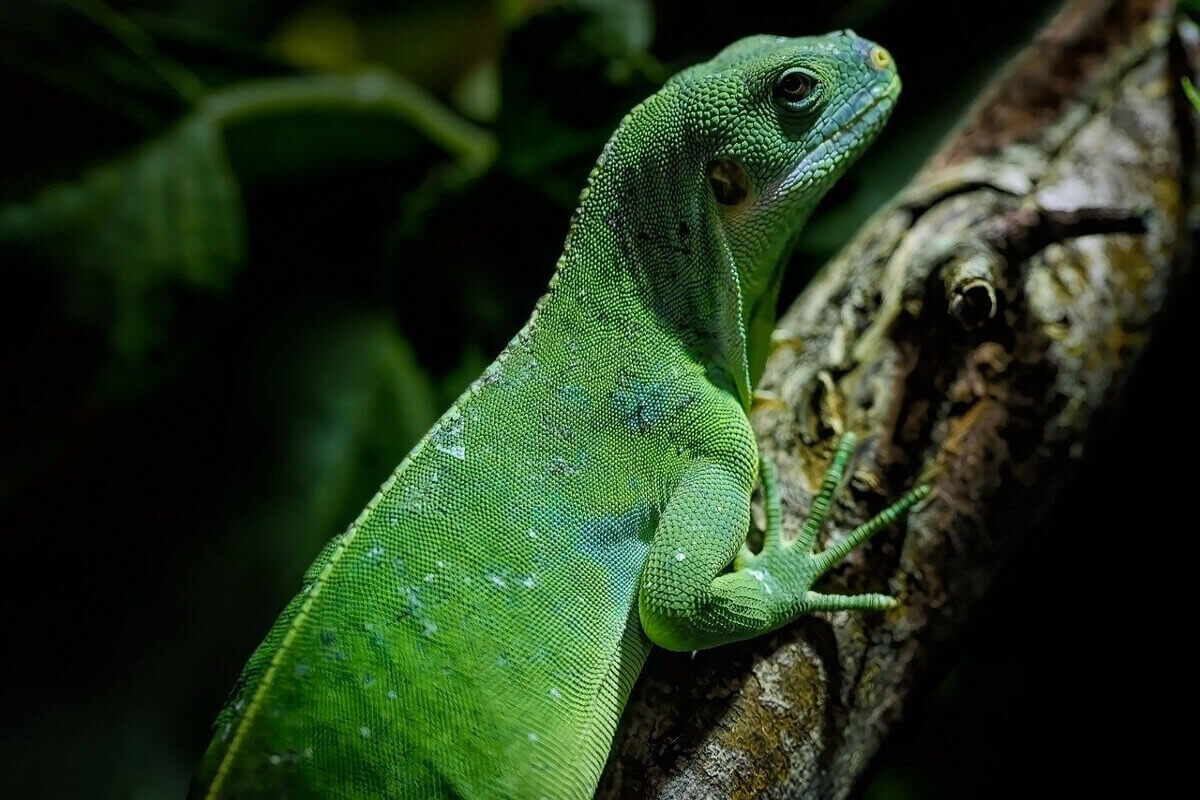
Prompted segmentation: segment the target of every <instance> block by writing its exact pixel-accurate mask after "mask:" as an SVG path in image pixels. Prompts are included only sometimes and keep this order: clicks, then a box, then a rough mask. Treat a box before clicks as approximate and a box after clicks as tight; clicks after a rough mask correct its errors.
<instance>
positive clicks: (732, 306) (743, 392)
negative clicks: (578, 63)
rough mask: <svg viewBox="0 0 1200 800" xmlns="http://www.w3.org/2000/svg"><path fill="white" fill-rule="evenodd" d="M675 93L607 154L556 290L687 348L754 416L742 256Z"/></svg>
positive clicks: (639, 115) (632, 121)
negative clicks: (586, 297)
mask: <svg viewBox="0 0 1200 800" xmlns="http://www.w3.org/2000/svg"><path fill="white" fill-rule="evenodd" d="M677 105H678V101H677V99H676V98H675V97H674V96H673V95H672V94H670V93H662V92H660V93H659V94H658V95H655V96H653V97H651V98H650V99H649V100H647V101H646V102H645V103H643V104H642V105H640V106H638V107H637V108H635V109H634V110H633V111H632V112H630V114H629V116H627V117H626V118H625V120H624V121H623V122H622V123H621V125H620V126H619V127H618V128H617V130H616V132H615V133H614V134H613V136H612V138H611V139H610V140H609V142H608V144H607V145H605V148H604V151H603V153H602V154H601V156H600V159H599V161H598V162H597V164H596V167H595V168H594V169H593V170H592V174H591V176H590V177H589V179H588V185H587V187H586V188H585V189H584V191H583V194H582V196H581V199H580V206H579V208H578V209H577V210H576V212H575V215H574V216H573V218H572V223H571V228H570V231H569V233H568V234H567V241H566V245H565V247H564V251H563V255H562V258H561V259H560V260H559V265H558V269H557V272H556V274H555V278H554V282H553V283H552V286H553V287H554V291H555V292H556V293H557V292H567V293H575V294H578V292H579V291H580V290H583V291H586V292H590V293H594V294H595V295H597V296H595V297H593V298H592V299H591V301H590V302H589V303H587V304H582V309H583V310H584V311H585V313H586V311H587V309H588V307H589V306H592V307H595V306H597V305H599V306H601V307H602V308H603V310H604V312H605V313H618V314H620V313H626V314H629V315H631V316H633V317H636V318H637V319H636V320H633V321H634V322H635V324H644V325H648V326H652V327H653V328H655V329H657V330H659V331H661V332H662V333H663V334H664V335H665V336H668V337H670V338H672V339H674V340H675V341H677V342H678V343H679V344H681V345H682V346H684V347H685V348H686V349H687V350H688V351H689V352H690V353H691V354H692V355H693V357H694V358H695V359H696V361H697V362H698V363H700V364H702V365H703V366H704V367H705V369H706V371H707V372H708V374H709V376H710V379H711V380H712V381H713V382H714V383H715V384H717V385H719V386H722V387H723V388H725V389H727V390H728V391H730V392H731V393H733V394H734V395H735V396H737V397H738V399H739V400H740V401H741V402H742V404H743V405H744V406H746V407H748V406H749V402H750V390H751V387H750V372H749V361H748V350H747V339H746V330H747V328H746V321H747V319H746V312H747V309H744V308H743V300H742V292H741V286H740V282H739V276H738V271H737V266H736V263H735V256H734V253H733V252H732V250H731V248H730V246H729V243H728V241H727V240H726V236H725V231H724V228H723V227H722V225H721V223H720V220H719V219H718V218H717V212H716V209H715V208H714V203H713V200H712V195H711V191H710V189H709V186H708V179H707V176H706V175H705V172H704V170H705V158H704V154H703V152H702V151H701V150H700V149H699V148H698V147H696V146H695V145H694V144H689V143H688V142H687V141H686V140H685V137H684V136H683V129H682V125H680V124H678V123H677V122H676V121H677V120H678V119H679V112H678V109H677Z"/></svg>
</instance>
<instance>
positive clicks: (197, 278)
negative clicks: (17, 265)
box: [0, 116, 246, 360]
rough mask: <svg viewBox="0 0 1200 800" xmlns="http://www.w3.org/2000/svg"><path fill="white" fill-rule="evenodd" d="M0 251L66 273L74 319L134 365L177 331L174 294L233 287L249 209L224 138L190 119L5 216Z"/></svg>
mask: <svg viewBox="0 0 1200 800" xmlns="http://www.w3.org/2000/svg"><path fill="white" fill-rule="evenodd" d="M0 248H4V249H5V250H8V249H9V248H13V249H14V250H15V251H16V252H15V253H14V255H15V256H16V258H17V259H19V260H21V261H37V262H41V266H42V267H47V266H49V267H54V268H57V269H59V270H61V271H62V274H63V275H65V276H66V278H67V281H68V283H69V286H70V290H69V295H70V297H71V299H72V304H73V306H74V309H73V310H74V311H75V313H76V314H78V315H79V316H81V317H83V318H84V319H86V320H90V321H94V322H98V323H100V324H102V325H103V326H104V327H106V328H107V330H108V340H109V343H110V345H111V347H112V349H113V351H114V352H115V353H116V355H117V357H118V358H119V359H121V360H136V359H138V358H140V357H141V356H143V355H144V354H145V353H146V351H147V350H148V349H149V348H150V347H151V346H152V345H153V344H155V343H156V342H158V341H159V340H160V339H161V338H162V336H163V332H164V327H165V326H166V324H167V323H168V321H169V317H170V313H171V312H170V308H169V305H168V303H169V297H168V293H167V289H168V288H170V287H171V286H172V285H182V286H186V287H191V288H194V289H200V290H206V291H214V290H220V289H223V288H225V287H227V286H228V284H229V280H230V277H231V276H232V274H233V272H234V271H235V270H236V269H237V268H238V267H240V266H241V264H242V262H243V260H244V258H245V254H246V232H245V230H244V222H243V214H242V205H241V199H240V196H239V191H238V184H237V180H236V179H235V177H234V175H233V173H232V171H231V169H230V166H229V160H228V158H227V157H226V154H225V145H224V141H223V140H222V138H221V133H220V131H219V130H218V129H217V128H216V127H215V126H214V125H212V124H211V123H210V121H209V120H208V119H206V118H205V117H203V116H194V117H189V118H187V119H185V120H184V121H182V122H180V123H179V124H177V125H175V126H174V127H172V128H171V129H169V130H168V131H167V132H166V133H165V134H163V135H161V136H159V137H156V138H154V139H152V140H150V141H149V142H147V143H146V144H144V145H142V146H141V147H139V148H137V149H136V150H135V151H134V152H132V153H130V154H129V155H127V156H125V157H123V158H120V159H117V160H115V161H112V162H110V163H107V164H104V165H102V166H99V167H96V168H93V169H92V170H89V171H88V172H86V173H84V175H83V176H82V177H81V178H80V179H79V181H78V182H76V183H73V184H65V185H59V186H53V187H50V188H48V189H45V190H43V191H42V192H40V193H38V194H37V195H36V196H34V197H33V198H32V199H31V200H30V201H29V202H27V203H23V204H17V205H10V206H7V207H4V208H0Z"/></svg>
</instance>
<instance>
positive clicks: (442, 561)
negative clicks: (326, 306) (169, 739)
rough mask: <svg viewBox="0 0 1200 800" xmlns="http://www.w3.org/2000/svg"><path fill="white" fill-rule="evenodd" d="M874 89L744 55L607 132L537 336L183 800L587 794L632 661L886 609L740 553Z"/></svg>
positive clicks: (892, 93) (350, 572)
mask: <svg viewBox="0 0 1200 800" xmlns="http://www.w3.org/2000/svg"><path fill="white" fill-rule="evenodd" d="M898 91H899V79H898V78H897V77H896V72H895V69H894V68H893V67H892V65H891V63H890V59H889V58H888V56H887V54H886V53H885V52H884V51H883V50H882V49H880V48H879V47H877V46H875V45H873V44H871V43H870V42H867V41H865V40H863V39H861V38H859V37H857V36H855V35H854V34H852V33H850V32H842V33H837V34H832V35H830V36H824V37H814V38H800V39H786V38H778V37H766V36H759V37H753V38H750V39H745V40H742V41H740V42H738V43H736V44H734V45H732V46H731V47H729V48H727V49H726V50H725V51H723V52H722V53H720V54H719V55H718V56H717V57H716V58H714V59H713V60H712V61H709V62H708V63H706V64H701V65H699V66H696V67H693V68H691V69H688V70H685V71H684V72H681V73H680V74H679V75H676V76H675V77H674V78H672V79H671V80H670V81H668V82H667V83H666V84H665V85H664V86H663V88H662V89H661V90H660V91H659V92H657V93H656V94H654V95H653V96H652V97H650V98H649V99H647V100H646V101H645V102H643V103H642V104H640V105H639V106H638V107H637V108H635V109H634V110H633V111H632V112H630V114H629V115H628V116H627V117H626V118H625V120H624V121H623V122H622V123H621V125H620V127H619V128H618V129H617V131H616V132H615V133H614V134H613V137H612V139H611V140H610V141H609V143H608V144H607V145H606V146H605V148H604V151H603V153H602V154H601V156H600V159H599V161H598V163H597V165H596V168H595V169H594V170H593V171H592V174H591V176H590V178H589V181H588V186H587V188H586V189H585V190H584V192H583V194H582V197H581V201H580V207H579V209H578V211H577V212H576V215H575V217H574V221H573V223H572V226H571V229H570V233H569V234H568V237H567V242H566V245H565V247H564V252H563V256H562V258H561V259H560V261H559V264H558V269H557V271H556V273H555V276H554V279H553V281H552V282H551V286H550V289H549V291H548V293H547V294H546V296H545V297H544V298H543V299H542V301H541V302H540V303H539V304H538V307H537V309H536V311H535V312H534V315H533V317H532V318H531V319H530V321H529V323H528V324H527V325H526V326H525V328H524V329H523V330H522V331H521V332H520V333H519V334H518V335H517V336H516V338H515V339H514V340H513V341H512V343H510V344H509V346H508V347H507V348H506V349H505V351H504V352H503V353H502V354H501V355H500V357H499V358H498V359H497V360H496V362H495V363H494V364H492V366H490V367H489V368H488V369H487V370H486V371H485V372H484V374H483V375H482V376H481V377H480V378H479V380H477V381H476V382H475V383H474V384H473V385H472V386H471V388H470V389H468V390H467V392H466V393H464V395H463V396H462V397H461V398H459V400H458V401H457V402H456V403H455V404H454V406H453V407H452V408H451V409H450V410H449V411H448V412H447V413H446V414H445V416H443V418H442V419H441V420H440V421H439V422H438V423H437V425H436V426H435V427H434V428H433V430H432V431H430V433H429V434H428V435H427V436H426V437H425V438H424V439H423V440H422V441H421V442H420V443H419V444H418V445H417V446H416V448H414V450H413V452H412V453H410V454H409V456H408V457H407V458H406V459H405V460H404V461H403V462H402V463H401V465H400V466H399V468H398V469H397V470H396V472H395V474H394V475H393V476H392V477H391V478H390V479H389V480H388V481H387V482H386V483H385V484H384V485H383V487H382V489H381V490H380V493H379V494H378V495H377V496H376V497H375V498H374V499H373V500H372V501H371V503H370V504H369V505H368V506H367V508H366V510H365V511H364V512H363V513H362V515H360V517H359V518H358V519H357V520H355V522H354V523H353V524H352V525H351V526H350V528H349V529H348V530H347V532H346V533H345V534H343V535H342V536H340V537H338V538H337V539H336V540H334V541H333V542H332V543H331V544H330V545H329V546H328V547H327V548H326V549H325V551H324V552H323V553H322V554H321V556H320V557H319V558H318V559H317V561H316V563H315V564H314V565H313V566H312V568H311V569H310V571H309V573H308V575H307V577H306V580H305V586H304V588H303V590H302V591H301V593H300V594H299V595H298V596H297V597H296V598H295V600H293V601H292V603H291V604H290V605H289V606H288V607H287V609H285V610H284V612H283V614H282V615H281V617H280V618H279V620H278V622H277V623H276V625H275V627H274V628H273V629H272V631H271V633H270V634H269V635H268V637H267V639H266V641H265V642H264V643H263V644H262V645H261V646H260V648H259V649H258V651H257V652H256V653H255V654H254V656H253V658H252V659H251V661H250V663H249V664H248V665H247V667H246V670H245V672H244V673H243V676H242V679H241V681H240V683H239V685H238V687H237V689H236V691H235V693H234V699H233V700H232V702H231V703H230V705H229V706H228V707H227V708H226V709H225V711H224V712H223V713H222V714H221V716H220V718H219V720H218V724H217V735H216V737H215V739H214V741H213V743H212V745H211V746H210V748H209V751H208V753H207V755H206V757H205V759H204V762H203V765H202V767H201V770H200V773H199V775H198V779H197V783H196V788H195V792H194V796H196V797H205V798H217V797H288V798H305V797H321V798H359V797H361V798H368V797H369V798H379V797H403V798H408V797H445V796H462V797H471V798H476V797H520V798H526V797H534V798H536V797H541V796H544V797H586V796H589V795H590V794H591V793H592V791H593V790H594V788H595V785H596V782H597V780H598V779H599V775H600V771H601V769H602V767H603V764H604V761H605V758H606V756H607V754H608V751H609V749H610V746H611V743H612V739H613V736H614V733H615V731H616V726H617V722H618V719H619V717H620V714H621V710H622V707H623V706H624V703H625V701H626V698H627V697H628V694H629V691H630V689H631V687H632V684H633V682H634V680H635V679H636V676H637V674H638V672H639V670H640V669H641V666H642V664H643V662H644V660H645V658H646V655H647V653H648V651H649V649H650V647H651V645H652V643H656V644H659V645H662V646H665V647H670V648H674V649H696V648H700V647H709V646H714V645H717V644H722V643H725V642H730V641H736V640H739V639H744V638H748V637H751V636H755V635H758V634H761V633H764V632H766V631H768V630H771V629H773V628H776V627H778V626H780V625H783V624H785V623H787V622H788V621H790V620H792V619H794V618H795V617H796V616H798V615H800V614H802V613H804V612H806V611H810V610H813V609H821V608H879V607H882V606H885V605H886V604H887V603H888V600H887V598H883V597H881V596H879V595H861V596H853V597H830V596H825V595H819V594H816V593H814V592H812V591H811V589H810V587H811V585H812V583H813V581H814V580H816V578H817V577H819V575H820V574H821V573H822V572H823V571H824V570H825V569H828V568H829V567H830V566H831V565H832V564H833V563H836V559H834V558H833V557H832V556H831V555H830V554H829V553H828V552H827V553H822V554H813V553H812V552H811V547H812V541H811V540H810V541H808V542H807V543H804V542H796V543H794V544H788V543H784V542H782V539H781V537H780V536H779V533H778V514H777V513H774V514H773V515H769V516H771V519H772V520H773V521H772V524H771V525H770V526H769V530H768V531H767V534H766V537H765V544H764V547H763V550H762V552H761V553H759V554H757V555H751V554H749V552H748V551H745V552H743V550H742V548H743V544H744V542H745V538H746V532H747V529H748V525H749V507H750V494H751V491H752V489H753V487H754V486H755V483H756V481H757V480H758V479H759V477H760V475H759V473H760V466H759V461H758V455H757V448H756V445H755V442H754V438H753V436H752V434H751V430H750V426H749V423H748V421H747V418H746V413H745V410H746V408H747V406H748V404H749V400H750V393H751V388H752V386H753V382H754V381H755V380H756V379H757V377H758V374H759V372H760V370H761V367H762V363H763V360H764V359H765V355H766V346H767V342H768V338H769V334H770V330H771V326H772V324H773V322H774V310H775V304H776V297H777V294H778V291H779V282H780V278H781V275H782V271H783V267H784V264H785V262H786V260H787V255H788V250H789V248H790V246H791V244H792V242H793V241H794V240H795V237H796V235H797V233H798V232H799V230H800V228H801V226H802V224H803V222H804V220H805V218H806V217H807V216H808V214H809V213H810V212H811V210H812V208H813V207H814V206H815V204H816V203H817V200H818V199H819V198H820V196H821V195H822V194H823V193H824V192H825V190H826V189H827V188H828V187H829V186H830V185H831V184H832V183H833V181H834V180H835V179H836V178H837V176H838V175H839V174H840V173H841V172H842V171H843V170H844V169H845V168H846V167H847V166H848V165H849V163H850V162H851V161H853V159H854V158H855V157H856V156H857V155H858V154H859V153H860V152H861V151H862V150H863V149H864V148H865V147H866V146H867V144H868V143H869V142H870V141H871V140H872V139H873V138H874V136H875V134H876V133H877V132H878V130H879V129H880V128H881V127H882V125H883V123H884V121H885V119H886V118H887V115H888V113H889V112H890V110H891V107H892V104H893V103H894V101H895V98H896V95H897V93H898ZM843 450H844V451H845V452H844V453H840V454H839V456H838V458H840V459H841V461H840V462H838V461H836V460H835V464H834V467H833V470H832V471H833V473H834V474H840V470H841V469H842V468H843V467H844V464H845V458H846V457H848V455H849V450H848V448H843ZM762 473H763V474H762V478H763V479H764V485H766V487H767V490H768V496H769V497H770V496H773V489H772V485H770V484H769V483H767V482H768V481H769V476H770V474H771V473H770V472H769V470H767V469H766V468H763V469H762ZM833 485H834V486H836V481H834V482H833ZM829 491H830V492H832V488H831V489H830V490H829ZM917 494H918V493H911V496H910V497H908V498H906V499H905V500H904V501H902V502H901V504H900V506H899V507H898V508H894V509H891V510H889V512H887V513H889V514H891V515H892V516H891V517H890V518H894V517H895V516H896V515H897V514H898V513H899V510H902V508H903V507H907V505H908V504H911V502H913V501H914V500H915V499H916V496H917ZM890 518H889V519H890ZM818 521H819V520H818ZM886 521H887V520H883V522H886ZM871 524H873V525H875V526H876V528H878V527H879V526H880V525H881V524H883V523H882V522H879V521H878V520H877V521H876V522H873V523H871ZM870 532H871V531H867V532H866V533H863V534H856V535H859V536H860V537H861V538H865V536H866V535H869V534H870ZM814 536H815V532H814ZM860 540H861V539H860Z"/></svg>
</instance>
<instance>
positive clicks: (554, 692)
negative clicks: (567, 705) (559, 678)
mask: <svg viewBox="0 0 1200 800" xmlns="http://www.w3.org/2000/svg"><path fill="white" fill-rule="evenodd" d="M549 695H550V696H551V697H553V698H554V699H555V700H561V699H562V692H560V691H559V690H558V689H556V688H555V687H553V686H551V687H550V691H549Z"/></svg>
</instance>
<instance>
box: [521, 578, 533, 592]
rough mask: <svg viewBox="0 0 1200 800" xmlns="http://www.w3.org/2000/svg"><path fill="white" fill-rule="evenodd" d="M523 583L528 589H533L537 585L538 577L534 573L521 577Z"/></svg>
mask: <svg viewBox="0 0 1200 800" xmlns="http://www.w3.org/2000/svg"><path fill="white" fill-rule="evenodd" d="M521 585H522V586H524V587H525V588H526V589H532V588H533V587H534V586H537V577H536V576H534V575H529V576H527V577H524V578H521Z"/></svg>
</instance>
